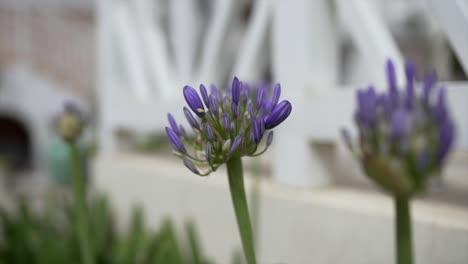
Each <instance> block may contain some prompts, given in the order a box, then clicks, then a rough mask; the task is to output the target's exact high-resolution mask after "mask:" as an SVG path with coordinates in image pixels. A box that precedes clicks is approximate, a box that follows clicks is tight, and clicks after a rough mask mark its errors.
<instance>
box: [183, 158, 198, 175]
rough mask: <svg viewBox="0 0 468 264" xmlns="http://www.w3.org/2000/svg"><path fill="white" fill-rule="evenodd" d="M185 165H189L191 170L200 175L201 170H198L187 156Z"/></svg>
mask: <svg viewBox="0 0 468 264" xmlns="http://www.w3.org/2000/svg"><path fill="white" fill-rule="evenodd" d="M184 165H185V167H187V168H188V169H189V170H190V171H191V172H193V173H195V174H198V175H200V172H199V171H198V169H197V167H195V165H194V164H193V162H192V161H190V160H189V159H187V158H185V159H184Z"/></svg>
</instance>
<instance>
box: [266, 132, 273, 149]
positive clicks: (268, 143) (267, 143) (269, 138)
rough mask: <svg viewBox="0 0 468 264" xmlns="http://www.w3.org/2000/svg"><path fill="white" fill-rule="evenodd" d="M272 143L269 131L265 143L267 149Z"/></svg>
mask: <svg viewBox="0 0 468 264" xmlns="http://www.w3.org/2000/svg"><path fill="white" fill-rule="evenodd" d="M272 142H273V131H270V133H268V137H267V141H266V145H267V147H268V146H270V145H271V143H272Z"/></svg>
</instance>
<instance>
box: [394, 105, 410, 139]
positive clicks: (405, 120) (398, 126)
mask: <svg viewBox="0 0 468 264" xmlns="http://www.w3.org/2000/svg"><path fill="white" fill-rule="evenodd" d="M409 121H410V120H409V116H408V113H407V112H406V111H405V110H403V109H398V110H396V111H395V112H393V114H392V120H391V122H392V123H391V132H390V133H391V136H392V137H394V138H401V137H403V136H405V135H406V134H407V133H408V132H409V129H410V124H409Z"/></svg>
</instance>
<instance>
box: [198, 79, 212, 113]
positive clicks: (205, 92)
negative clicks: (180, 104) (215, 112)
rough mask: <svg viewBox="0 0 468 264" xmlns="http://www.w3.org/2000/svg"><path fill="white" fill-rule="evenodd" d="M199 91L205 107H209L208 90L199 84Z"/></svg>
mask: <svg viewBox="0 0 468 264" xmlns="http://www.w3.org/2000/svg"><path fill="white" fill-rule="evenodd" d="M200 93H201V95H202V98H203V102H204V103H205V105H206V107H207V108H210V99H209V97H208V92H207V91H206V88H205V86H204V85H203V84H200Z"/></svg>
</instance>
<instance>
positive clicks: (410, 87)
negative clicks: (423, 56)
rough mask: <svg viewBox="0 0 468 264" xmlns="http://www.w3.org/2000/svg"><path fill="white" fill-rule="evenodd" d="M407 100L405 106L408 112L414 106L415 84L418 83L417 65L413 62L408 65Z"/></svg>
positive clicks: (406, 70) (406, 71)
mask: <svg viewBox="0 0 468 264" xmlns="http://www.w3.org/2000/svg"><path fill="white" fill-rule="evenodd" d="M405 73H406V100H405V105H406V108H407V109H408V110H412V109H413V105H414V83H415V81H416V65H415V64H414V62H412V61H408V62H407V63H406V68H405Z"/></svg>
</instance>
